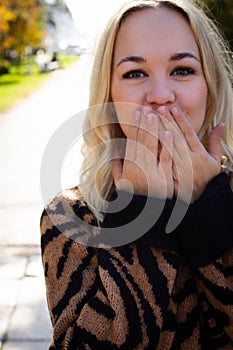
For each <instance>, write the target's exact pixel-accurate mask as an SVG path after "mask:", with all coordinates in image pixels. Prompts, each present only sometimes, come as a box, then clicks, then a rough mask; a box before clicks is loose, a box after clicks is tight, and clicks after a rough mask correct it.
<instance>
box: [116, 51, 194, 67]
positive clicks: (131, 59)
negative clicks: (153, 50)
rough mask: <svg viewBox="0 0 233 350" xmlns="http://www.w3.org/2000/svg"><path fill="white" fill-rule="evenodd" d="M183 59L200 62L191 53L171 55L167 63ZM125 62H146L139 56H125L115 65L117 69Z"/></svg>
mask: <svg viewBox="0 0 233 350" xmlns="http://www.w3.org/2000/svg"><path fill="white" fill-rule="evenodd" d="M184 58H194V59H195V60H197V61H198V62H200V60H199V59H198V58H197V57H196V56H194V55H193V54H192V53H191V52H179V53H175V54H173V55H171V57H170V58H169V61H180V60H182V59H184ZM125 62H136V63H145V62H146V60H145V58H143V57H140V56H127V57H124V58H122V59H121V60H120V61H119V62H118V63H117V67H118V66H120V65H121V64H122V63H125Z"/></svg>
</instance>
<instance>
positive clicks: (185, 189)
mask: <svg viewBox="0 0 233 350" xmlns="http://www.w3.org/2000/svg"><path fill="white" fill-rule="evenodd" d="M220 39H221V38H220V36H219V34H218V32H217V30H216V28H215V26H214V25H213V24H212V22H211V21H210V20H208V19H207V17H206V16H205V14H204V13H203V12H202V11H201V10H199V9H198V8H197V7H196V6H195V5H194V4H193V3H192V2H191V1H187V0H185V1H182V0H171V1H163V0H160V1H156V0H136V1H130V2H128V3H126V4H125V5H124V6H123V7H122V8H121V9H120V10H119V11H118V13H117V14H116V15H115V16H114V17H113V18H112V19H111V20H110V21H109V24H108V26H107V28H106V30H105V33H104V34H103V36H102V39H101V41H100V43H99V46H98V51H97V54H96V58H95V62H94V67H93V73H92V79H91V90H90V107H91V108H90V112H89V113H88V115H87V117H86V122H85V128H84V130H85V133H84V147H83V152H84V164H83V175H82V177H81V183H80V186H79V187H77V188H74V189H71V190H70V191H66V192H65V193H63V194H61V195H59V196H57V197H56V198H55V199H54V200H53V201H52V202H51V203H50V204H49V205H48V207H47V208H46V210H45V211H44V212H43V215H42V219H41V233H42V254H43V264H44V269H45V279H46V288H47V298H48V306H49V310H50V314H51V319H52V323H53V327H54V333H53V339H52V342H51V346H50V349H94V350H96V349H109V350H110V349H127V350H130V349H233V282H232V280H233V278H232V275H233V217H232V208H233V194H232V190H231V188H230V172H231V170H232V153H233V137H232V130H233V128H232V112H233V108H232V87H231V81H230V72H231V68H230V61H229V60H228V58H227V57H226V56H225V54H226V50H225V49H224V46H223V41H220ZM100 87H101V88H100ZM93 106H97V107H93ZM224 126H225V127H224ZM115 140H117V142H115ZM222 156H224V159H225V164H224V165H223V164H222V166H221V159H222V158H223V157H222ZM116 203H117V204H118V205H120V206H121V208H120V209H119V210H116V206H115V204H116ZM177 203H178V209H179V212H182V213H181V214H182V215H181V216H180V217H179V220H178V221H176V222H175V223H174V222H173V223H172V225H171V226H172V229H171V230H170V232H171V234H169V235H168V234H166V232H168V231H169V230H168V229H167V226H168V223H169V220H170V218H171V217H172V213H173V211H174V209H175V206H176V205H177ZM145 208H146V210H145V211H144V209H145ZM158 208H159V209H158ZM182 210H183V211H182ZM106 211H107V212H106ZM148 213H149V215H148ZM138 218H140V220H139V219H138ZM132 223H136V224H135V225H134V226H132V225H131V224H132ZM85 224H86V225H85ZM134 230H135V231H134ZM136 231H137V232H136ZM139 231H140V232H139ZM135 232H136V233H135ZM138 232H139V233H138Z"/></svg>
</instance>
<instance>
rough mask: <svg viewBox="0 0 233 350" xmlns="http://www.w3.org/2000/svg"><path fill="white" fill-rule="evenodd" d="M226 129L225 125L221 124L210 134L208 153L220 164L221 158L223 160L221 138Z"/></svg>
mask: <svg viewBox="0 0 233 350" xmlns="http://www.w3.org/2000/svg"><path fill="white" fill-rule="evenodd" d="M224 127H225V124H224V123H220V124H218V125H216V126H215V128H214V129H213V131H212V132H211V134H210V137H209V142H208V152H209V154H210V155H211V156H212V157H214V158H215V159H216V160H217V161H218V162H220V158H221V144H220V141H221V138H222V135H223V130H224Z"/></svg>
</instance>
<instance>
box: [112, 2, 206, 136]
mask: <svg viewBox="0 0 233 350" xmlns="http://www.w3.org/2000/svg"><path fill="white" fill-rule="evenodd" d="M111 98H112V101H113V102H126V103H131V104H132V103H133V104H137V105H140V106H143V107H145V108H146V109H149V110H151V111H156V110H157V108H158V107H160V106H166V107H167V108H168V109H169V110H170V109H171V108H172V107H178V108H180V109H181V110H182V111H183V112H184V113H185V115H186V116H187V118H188V119H189V121H190V122H191V124H192V126H193V128H194V130H195V132H196V133H197V134H198V132H199V131H200V129H201V126H202V124H203V121H204V118H205V112H206V101H207V84H206V81H205V77H204V73H203V70H202V64H201V59H200V54H199V50H198V47H197V44H196V41H195V38H194V35H193V32H192V30H191V28H190V26H189V24H188V22H187V21H186V19H185V18H184V17H183V16H182V15H181V14H179V13H178V12H176V11H175V10H171V9H165V8H163V9H161V8H156V9H146V10H143V11H140V12H137V13H135V14H132V15H130V16H129V17H128V18H127V19H126V20H125V22H123V24H122V26H121V28H120V30H119V33H118V35H117V38H116V43H115V49H114V56H113V71H112V81H111ZM115 105H116V111H117V114H118V120H119V123H120V125H121V128H122V130H123V132H124V133H125V135H126V136H127V128H128V126H127V125H126V124H127V123H130V117H128V116H127V117H126V114H124V117H122V115H123V113H118V110H117V104H115ZM127 115H128V114H127ZM126 119H128V120H126ZM124 123H125V124H124Z"/></svg>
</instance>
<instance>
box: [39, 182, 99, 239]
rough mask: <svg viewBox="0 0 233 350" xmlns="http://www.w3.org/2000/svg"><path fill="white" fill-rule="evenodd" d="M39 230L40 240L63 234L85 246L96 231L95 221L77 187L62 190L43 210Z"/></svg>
mask: <svg viewBox="0 0 233 350" xmlns="http://www.w3.org/2000/svg"><path fill="white" fill-rule="evenodd" d="M40 230H41V236H42V240H43V237H44V236H46V237H48V235H50V236H52V237H51V239H52V238H54V237H55V236H56V237H57V236H59V235H61V234H63V236H65V237H66V238H68V239H73V240H78V241H79V240H80V239H81V238H80V237H82V239H81V241H80V243H82V244H87V242H88V240H89V239H90V237H93V235H96V231H98V227H97V220H96V218H95V216H94V215H93V213H92V212H91V211H90V209H89V207H88V205H87V203H86V202H85V200H84V198H83V196H82V194H81V192H80V189H79V187H73V188H71V189H68V190H64V191H63V192H61V193H59V194H58V195H57V196H55V197H54V198H53V199H52V200H51V201H50V202H49V203H48V204H47V205H46V206H45V208H44V210H43V212H42V215H41V220H40Z"/></svg>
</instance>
